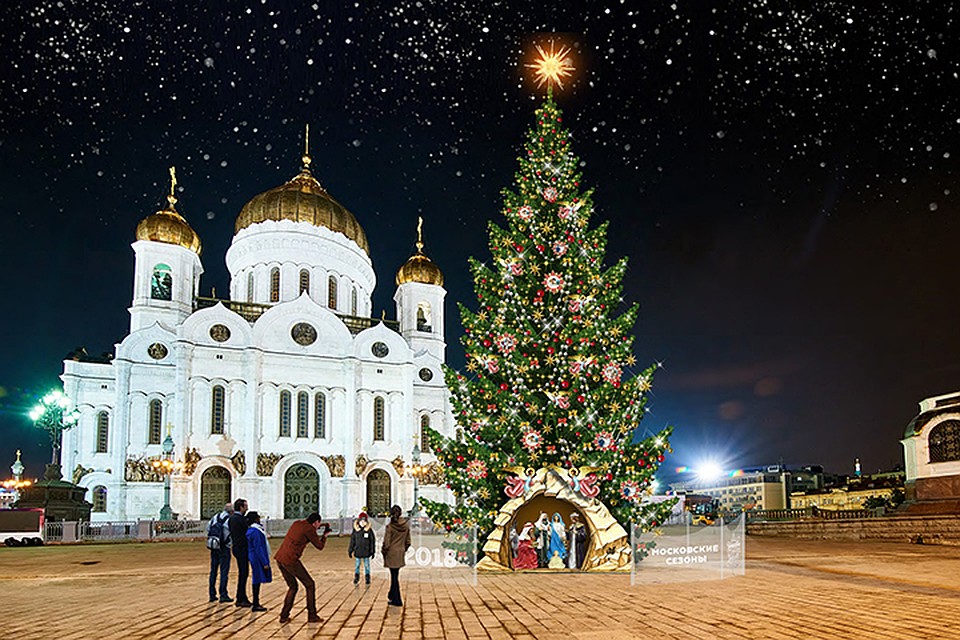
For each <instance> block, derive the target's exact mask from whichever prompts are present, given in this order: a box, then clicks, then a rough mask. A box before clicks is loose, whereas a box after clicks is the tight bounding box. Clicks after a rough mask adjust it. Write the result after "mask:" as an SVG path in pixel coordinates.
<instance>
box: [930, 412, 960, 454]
mask: <svg viewBox="0 0 960 640" xmlns="http://www.w3.org/2000/svg"><path fill="white" fill-rule="evenodd" d="M929 443H930V462H950V461H953V460H960V421H958V420H944V421H943V422H941V423H940V424H938V425H937V426H935V427H934V428H933V429H931V430H930V436H929Z"/></svg>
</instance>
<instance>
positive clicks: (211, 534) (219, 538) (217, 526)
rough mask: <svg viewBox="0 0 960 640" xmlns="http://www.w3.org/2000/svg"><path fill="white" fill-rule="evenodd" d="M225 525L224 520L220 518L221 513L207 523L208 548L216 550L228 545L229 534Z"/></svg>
mask: <svg viewBox="0 0 960 640" xmlns="http://www.w3.org/2000/svg"><path fill="white" fill-rule="evenodd" d="M223 525H224V520H223V519H221V518H220V514H217V515H215V516H213V518H211V519H210V524H209V525H207V549H210V550H211V551H216V550H218V549H220V548H222V547H224V546H226V542H227V537H228V535H227V528H226V527H225V526H223Z"/></svg>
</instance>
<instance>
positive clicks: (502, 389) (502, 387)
mask: <svg viewBox="0 0 960 640" xmlns="http://www.w3.org/2000/svg"><path fill="white" fill-rule="evenodd" d="M509 388H510V387H509V386H508V385H507V383H506V382H501V383H500V391H506V390H507V389H509Z"/></svg>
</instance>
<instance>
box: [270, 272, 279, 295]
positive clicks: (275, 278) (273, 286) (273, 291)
mask: <svg viewBox="0 0 960 640" xmlns="http://www.w3.org/2000/svg"><path fill="white" fill-rule="evenodd" d="M270 302H280V268H279V267H274V268H273V269H270Z"/></svg>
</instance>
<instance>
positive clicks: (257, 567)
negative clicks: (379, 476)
mask: <svg viewBox="0 0 960 640" xmlns="http://www.w3.org/2000/svg"><path fill="white" fill-rule="evenodd" d="M247 556H248V557H249V559H250V581H251V582H252V583H253V584H263V583H264V582H273V572H272V571H271V570H270V543H269V542H267V534H266V532H265V531H264V530H263V527H262V526H261V525H259V524H252V525H250V528H249V529H247Z"/></svg>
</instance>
